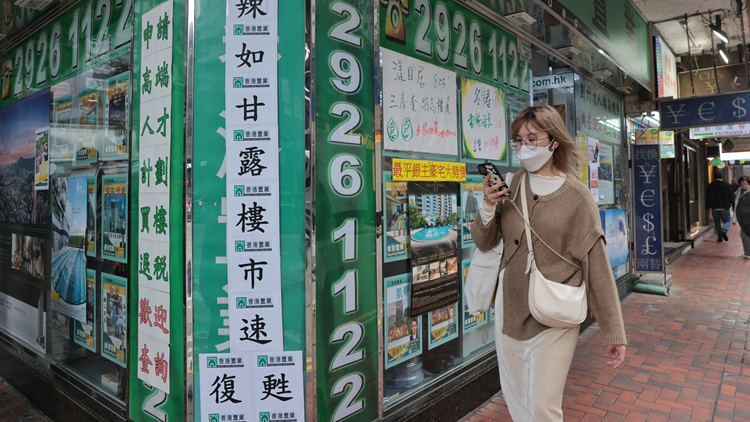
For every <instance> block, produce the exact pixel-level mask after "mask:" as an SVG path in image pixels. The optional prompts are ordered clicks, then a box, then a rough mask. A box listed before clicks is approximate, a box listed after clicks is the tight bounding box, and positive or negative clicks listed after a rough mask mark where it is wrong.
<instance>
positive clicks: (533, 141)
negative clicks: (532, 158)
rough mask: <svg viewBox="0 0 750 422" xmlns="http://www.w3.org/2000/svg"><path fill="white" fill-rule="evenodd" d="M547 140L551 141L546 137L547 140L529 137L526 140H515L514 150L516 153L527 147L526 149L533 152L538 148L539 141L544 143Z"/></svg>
mask: <svg viewBox="0 0 750 422" xmlns="http://www.w3.org/2000/svg"><path fill="white" fill-rule="evenodd" d="M545 139H549V137H545V138H534V137H529V138H526V139H522V138H514V139H513V149H514V150H516V151H518V150H520V149H521V146H523V145H526V147H527V148H528V149H530V150H532V151H533V150H534V149H535V148H536V147H537V146H538V143H539V141H543V140H545Z"/></svg>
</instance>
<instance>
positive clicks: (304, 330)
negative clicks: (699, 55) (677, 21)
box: [0, 0, 653, 422]
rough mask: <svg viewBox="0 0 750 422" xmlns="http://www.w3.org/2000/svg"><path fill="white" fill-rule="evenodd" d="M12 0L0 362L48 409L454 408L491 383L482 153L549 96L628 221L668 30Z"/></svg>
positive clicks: (5, 94)
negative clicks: (480, 217) (644, 101)
mask: <svg viewBox="0 0 750 422" xmlns="http://www.w3.org/2000/svg"><path fill="white" fill-rule="evenodd" d="M15 3H19V2H18V1H15V2H14V1H13V0H3V7H2V15H1V16H0V17H1V18H2V19H1V20H0V22H1V29H2V37H3V39H2V40H1V41H0V65H1V66H2V98H1V99H0V303H2V304H3V306H2V307H1V308H0V309H2V311H0V345H2V347H1V348H0V354H2V356H3V358H2V359H0V376H2V377H3V378H5V379H6V380H7V381H8V382H10V383H11V384H13V385H14V386H15V387H16V388H17V389H19V390H20V391H21V392H22V393H23V394H25V395H26V396H28V397H29V398H30V400H32V401H33V402H34V403H35V404H36V405H37V406H38V407H40V408H41V409H42V410H43V411H44V412H46V413H47V414H48V415H49V416H51V417H52V418H53V419H55V420H67V419H74V418H75V419H77V420H108V421H109V420H125V419H127V420H133V421H152V420H156V421H161V422H166V421H168V420H191V421H192V420H196V421H197V420H204V421H217V422H218V421H226V420H238V421H281V420H284V421H303V420H308V421H312V420H326V421H343V420H348V421H374V420H408V419H411V418H416V419H421V418H427V419H430V420H432V419H435V420H456V419H458V418H460V417H461V416H462V415H463V414H465V413H466V412H468V411H470V410H471V409H473V408H474V407H476V406H477V405H479V404H481V403H482V402H483V401H484V400H486V399H487V398H489V397H490V396H491V395H492V394H494V393H495V392H496V391H497V390H498V389H499V380H498V376H497V370H496V358H495V351H494V350H495V349H494V329H493V324H494V320H495V317H496V316H495V313H494V308H493V309H490V310H489V311H488V312H485V313H481V314H470V313H469V312H468V310H467V307H466V303H465V299H464V294H463V285H464V282H465V276H466V273H467V271H468V267H469V265H470V262H471V256H472V255H473V253H474V251H475V247H474V244H473V242H472V240H471V236H470V231H469V229H470V225H471V224H472V222H473V218H474V216H475V215H476V213H477V209H478V203H479V202H480V201H481V194H482V188H481V178H480V177H479V173H478V170H477V166H478V165H479V164H482V163H493V164H495V165H496V166H497V167H498V168H499V169H500V170H501V171H503V172H506V171H516V170H517V169H518V168H519V166H520V163H519V162H518V160H517V158H516V157H514V155H513V153H512V150H511V149H510V148H509V145H510V144H509V142H508V139H509V137H510V123H511V121H512V120H513V118H514V117H515V115H516V114H518V113H519V112H520V111H521V110H522V109H523V108H525V107H527V106H529V105H531V104H542V103H546V104H550V105H552V106H553V107H555V108H556V109H557V110H558V111H559V112H560V113H561V115H562V117H563V119H564V120H565V121H566V124H567V126H568V130H569V132H570V134H571V136H572V137H573V139H575V140H576V141H577V142H578V145H579V148H580V150H581V153H582V154H584V155H588V154H589V153H591V154H595V155H596V158H595V159H596V160H597V161H596V164H597V173H593V174H592V168H593V165H592V162H591V161H587V162H585V163H584V164H581V165H580V166H579V171H580V173H581V175H580V180H581V181H582V182H584V183H586V184H588V185H589V186H590V187H591V189H592V194H593V195H594V196H595V198H597V200H598V201H599V203H600V208H601V210H602V216H605V215H606V216H607V218H609V212H611V213H612V215H613V216H615V218H618V216H619V218H622V219H624V220H623V221H625V222H627V221H629V220H628V219H629V217H628V209H629V208H630V202H629V197H630V187H629V186H630V183H629V180H630V177H631V175H630V172H629V169H628V157H629V154H630V145H629V143H628V141H627V139H626V133H625V132H626V131H625V120H624V116H625V110H624V104H623V98H622V96H621V94H620V93H619V92H618V91H617V90H616V88H617V87H618V86H620V85H622V84H624V83H626V81H630V82H631V83H633V84H637V85H638V86H640V87H641V88H642V89H647V90H648V89H650V83H651V79H652V78H651V74H652V73H653V72H652V71H651V68H652V66H653V60H652V59H651V57H652V56H653V51H652V50H653V47H650V43H649V42H648V35H649V29H648V25H647V24H646V23H645V22H644V21H643V19H641V18H640V16H639V15H638V13H637V12H635V10H634V9H633V7H632V6H631V5H630V3H628V2H627V0H619V1H616V2H609V3H610V4H609V9H608V10H609V11H607V13H611V14H612V19H610V20H609V28H605V29H606V31H604V32H601V28H600V26H601V25H598V26H597V22H594V20H596V19H597V18H596V16H598V15H595V14H594V12H593V10H594V7H595V6H594V3H598V2H595V1H594V0H591V1H586V2H573V1H567V0H561V1H551V2H545V3H544V4H536V3H534V2H531V1H529V2H527V1H521V2H515V3H514V4H513V5H511V4H510V3H508V2H496V1H494V0H470V1H461V2H458V1H450V0H416V1H405V0H379V1H377V0H357V1H333V0H331V1H310V0H308V1H304V0H276V1H272V0H232V1H223V0H210V1H208V0H168V1H164V0H88V1H86V0H84V1H75V0H69V1H56V0H52V1H49V2H43V1H41V2H38V4H35V5H34V6H35V7H37V8H38V10H37V9H29V8H23V7H20V6H18V5H17V4H15ZM568 3H570V4H568ZM584 3H585V5H583V4H584ZM589 3H590V4H589ZM615 3H616V4H615ZM582 5H583V6H582ZM618 14H620V15H622V14H625V15H626V16H629V20H628V21H627V22H625V21H623V22H620V20H618V19H616V17H617V16H619V15H618ZM571 16H572V17H573V20H571ZM563 17H565V18H564V19H563ZM579 19H580V21H579ZM598 23H599V24H601V22H598ZM605 24H606V22H605ZM631 24H632V25H631ZM592 39H595V40H596V42H594V41H591V40H592ZM624 42H627V43H628V45H627V46H624V44H623V43H624ZM566 45H572V46H574V47H575V48H576V49H577V50H578V51H580V54H577V55H574V56H570V55H566V54H563V53H562V52H560V51H558V50H559V49H560V48H561V47H563V46H566ZM624 47H628V48H631V49H630V50H626V49H624ZM621 51H635V52H637V54H635V55H634V56H633V57H636V58H637V59H632V58H631V59H629V60H619V58H618V57H617V56H616V55H617V54H619V52H621ZM608 53H611V54H608ZM602 68H604V69H608V71H607V72H605V73H604V74H602V73H595V71H597V70H600V69H602ZM594 141H595V142H594ZM592 158H593V157H592ZM594 182H598V183H594ZM607 182H609V185H607ZM626 225H627V224H626ZM615 235H617V234H615ZM623 235H624V236H625V237H624V240H623V238H620V239H619V240H621V241H622V243H621V245H624V246H622V248H624V249H621V250H620V251H619V253H620V257H619V258H618V259H617V262H615V261H613V262H612V267H613V271H614V272H615V274H616V276H617V278H618V285H619V288H620V291H621V295H623V296H624V295H626V294H627V293H628V292H629V291H630V289H631V283H632V281H631V279H632V276H633V271H632V269H631V267H632V265H631V263H632V258H631V257H630V256H629V253H628V250H629V245H630V241H629V237H628V235H627V231H625V232H623V233H620V236H623ZM623 253H624V255H622V254H623Z"/></svg>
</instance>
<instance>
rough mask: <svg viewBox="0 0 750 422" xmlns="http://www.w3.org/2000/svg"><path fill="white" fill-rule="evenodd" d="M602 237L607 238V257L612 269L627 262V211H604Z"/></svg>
mask: <svg viewBox="0 0 750 422" xmlns="http://www.w3.org/2000/svg"><path fill="white" fill-rule="evenodd" d="M602 225H603V226H604V235H605V236H606V238H607V255H609V263H610V265H611V266H612V268H615V267H617V266H619V265H622V264H624V263H626V262H627V260H628V254H629V249H628V210H625V209H609V210H605V211H604V221H603V222H602Z"/></svg>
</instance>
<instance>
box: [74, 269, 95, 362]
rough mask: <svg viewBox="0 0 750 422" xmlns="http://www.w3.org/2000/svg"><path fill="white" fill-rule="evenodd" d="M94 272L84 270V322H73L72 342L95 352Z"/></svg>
mask: <svg viewBox="0 0 750 422" xmlns="http://www.w3.org/2000/svg"><path fill="white" fill-rule="evenodd" d="M95 316H96V271H95V270H88V269H87V270H86V322H85V323H82V322H81V321H75V322H74V324H73V325H74V326H75V330H74V331H73V341H75V342H76V343H77V344H79V345H81V346H83V347H85V348H87V349H89V350H91V351H92V352H96V318H95Z"/></svg>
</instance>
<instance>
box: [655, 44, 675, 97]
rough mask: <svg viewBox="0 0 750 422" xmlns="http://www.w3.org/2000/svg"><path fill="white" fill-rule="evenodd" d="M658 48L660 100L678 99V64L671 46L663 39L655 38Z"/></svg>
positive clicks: (657, 63)
mask: <svg viewBox="0 0 750 422" xmlns="http://www.w3.org/2000/svg"><path fill="white" fill-rule="evenodd" d="M654 45H655V47H656V79H657V89H658V91H659V98H664V97H674V98H676V97H677V64H676V63H675V57H674V54H673V53H672V50H670V49H669V46H667V44H665V43H664V40H662V39H661V37H654Z"/></svg>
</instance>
